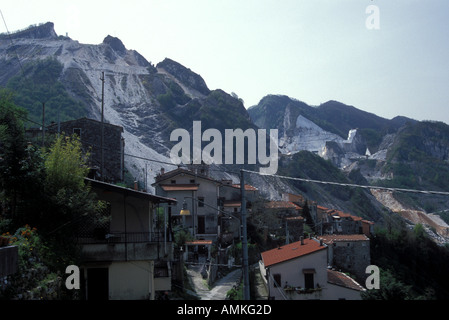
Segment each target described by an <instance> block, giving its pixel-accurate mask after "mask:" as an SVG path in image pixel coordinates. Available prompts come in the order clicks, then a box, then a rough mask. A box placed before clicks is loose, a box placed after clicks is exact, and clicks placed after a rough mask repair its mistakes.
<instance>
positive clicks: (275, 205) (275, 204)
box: [265, 201, 301, 210]
mask: <svg viewBox="0 0 449 320" xmlns="http://www.w3.org/2000/svg"><path fill="white" fill-rule="evenodd" d="M265 208H269V209H283V208H285V209H295V210H301V207H300V206H298V205H296V204H294V203H293V202H291V201H270V202H268V203H267V204H265Z"/></svg>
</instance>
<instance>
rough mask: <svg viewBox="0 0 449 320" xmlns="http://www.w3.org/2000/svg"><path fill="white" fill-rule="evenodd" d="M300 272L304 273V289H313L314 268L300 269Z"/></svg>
mask: <svg viewBox="0 0 449 320" xmlns="http://www.w3.org/2000/svg"><path fill="white" fill-rule="evenodd" d="M302 272H303V273H304V287H305V288H306V289H314V288H315V283H314V278H313V275H314V274H315V269H313V268H311V269H302Z"/></svg>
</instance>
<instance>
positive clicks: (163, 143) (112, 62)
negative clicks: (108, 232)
mask: <svg viewBox="0 0 449 320" xmlns="http://www.w3.org/2000/svg"><path fill="white" fill-rule="evenodd" d="M48 57H52V58H56V59H57V61H59V63H61V64H62V66H63V68H62V72H61V75H60V80H61V82H62V83H63V85H64V86H65V88H66V90H67V91H68V92H70V94H71V95H72V96H73V97H75V98H76V99H77V100H79V101H82V102H83V103H84V104H85V105H86V108H87V114H88V117H89V118H93V119H97V120H100V119H101V95H102V81H101V79H100V78H101V77H102V73H104V117H105V121H106V122H109V123H112V124H115V125H119V126H122V127H123V128H124V138H125V154H128V155H137V156H138V157H131V156H126V157H125V161H126V163H127V167H128V169H129V171H130V172H131V173H132V175H133V176H134V177H136V178H137V179H139V180H143V177H142V168H145V165H147V168H148V173H149V175H148V176H147V180H148V181H149V182H150V183H151V182H152V181H153V177H154V175H155V174H156V172H159V170H160V167H161V165H162V164H161V163H155V162H146V161H145V160H143V159H141V158H149V159H154V160H157V161H160V162H167V163H171V161H170V159H169V151H170V148H171V144H172V143H171V142H170V141H169V140H170V133H171V131H172V130H174V129H176V128H185V129H187V130H191V127H192V123H193V120H203V121H207V122H208V123H211V124H210V125H211V126H215V127H217V126H218V125H221V126H223V124H225V125H228V127H229V128H234V127H238V126H241V127H242V128H243V127H250V126H252V123H251V121H250V118H249V115H248V113H247V112H246V109H245V108H244V107H243V105H242V103H241V102H240V101H239V100H238V99H235V98H234V97H232V96H231V95H228V94H227V93H225V92H224V91H222V90H213V91H211V90H209V88H208V87H207V85H206V82H205V81H204V79H202V78H201V76H200V75H198V74H196V73H194V72H193V71H191V70H190V69H188V68H186V67H184V66H182V65H181V64H179V63H178V62H176V61H173V60H171V59H168V58H167V59H165V60H164V61H162V62H160V63H158V64H157V66H154V65H153V64H152V63H150V62H148V61H147V60H146V59H145V58H144V57H143V56H142V55H140V54H139V53H138V52H137V51H134V50H128V49H127V48H126V46H125V45H124V44H123V43H122V41H121V40H120V39H118V38H115V37H112V36H109V35H108V36H106V37H105V39H104V41H103V42H102V43H101V44H96V45H95V44H81V43H79V42H78V41H75V40H72V39H70V38H68V37H63V36H58V35H57V34H56V33H55V31H54V25H53V23H51V22H49V23H46V24H43V25H39V26H33V27H30V28H28V29H26V30H23V31H20V32H17V33H14V34H12V35H1V36H0V68H1V70H2V73H1V74H0V85H2V86H5V85H6V83H7V82H8V80H9V79H10V78H11V77H12V76H14V75H17V74H20V73H21V72H22V68H23V66H25V65H26V64H27V63H28V62H31V61H37V60H44V59H46V58H48ZM24 107H27V106H24ZM215 113H223V114H226V115H227V117H223V115H221V116H220V117H217V116H216V115H215ZM214 119H215V120H216V121H215V120H214ZM212 120H214V121H215V122H214V121H212ZM139 157H140V158H139ZM171 168H173V166H170V165H168V166H166V169H171ZM150 189H151V188H150ZM150 191H151V190H150Z"/></svg>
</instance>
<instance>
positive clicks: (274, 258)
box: [261, 239, 327, 267]
mask: <svg viewBox="0 0 449 320" xmlns="http://www.w3.org/2000/svg"><path fill="white" fill-rule="evenodd" d="M326 248H327V246H325V245H322V246H321V245H320V243H319V241H317V240H315V239H304V244H303V245H301V241H298V242H293V243H290V244H287V245H285V246H282V247H279V248H275V249H271V250H268V251H265V252H262V254H261V255H262V261H263V263H264V265H265V267H269V266H272V265H274V264H277V263H280V262H284V261H288V260H291V259H295V258H298V257H301V256H304V255H307V254H310V253H313V252H317V251H320V250H324V249H326Z"/></svg>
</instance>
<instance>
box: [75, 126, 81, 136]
mask: <svg viewBox="0 0 449 320" xmlns="http://www.w3.org/2000/svg"><path fill="white" fill-rule="evenodd" d="M73 134H76V135H77V136H78V137H80V138H81V128H73Z"/></svg>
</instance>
